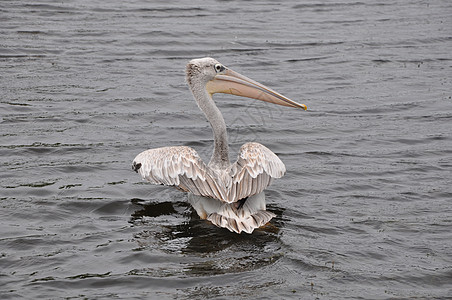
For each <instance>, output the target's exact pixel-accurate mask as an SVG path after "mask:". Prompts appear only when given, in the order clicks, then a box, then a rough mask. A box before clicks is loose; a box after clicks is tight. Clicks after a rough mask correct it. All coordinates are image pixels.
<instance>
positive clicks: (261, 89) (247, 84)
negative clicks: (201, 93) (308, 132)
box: [206, 69, 307, 110]
mask: <svg viewBox="0 0 452 300" xmlns="http://www.w3.org/2000/svg"><path fill="white" fill-rule="evenodd" d="M206 90H207V92H208V93H210V94H215V93H224V94H231V95H236V96H242V97H248V98H253V99H257V100H262V101H266V102H270V103H274V104H278V105H283V106H289V107H298V108H302V109H304V110H306V109H307V107H306V105H304V104H300V103H297V102H295V101H293V100H290V99H289V98H287V97H285V96H283V95H281V94H280V93H278V92H275V91H274V90H272V89H270V88H268V87H266V86H265V85H263V84H260V83H259V82H256V81H254V80H252V79H250V78H248V77H246V76H243V75H242V74H239V73H237V72H234V71H232V70H231V69H226V70H225V71H223V72H222V73H220V74H218V75H216V76H215V78H214V79H212V80H210V81H209V82H208V83H207V85H206Z"/></svg>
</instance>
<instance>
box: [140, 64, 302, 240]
mask: <svg viewBox="0 0 452 300" xmlns="http://www.w3.org/2000/svg"><path fill="white" fill-rule="evenodd" d="M186 81H187V83H188V85H189V87H190V90H191V92H192V94H193V96H194V98H195V100H196V103H197V104H198V107H199V108H200V109H201V111H202V112H203V113H204V115H205V116H206V118H207V120H208V121H209V123H210V125H211V127H212V131H213V137H214V150H213V154H212V158H211V159H210V162H209V163H208V164H205V163H204V162H203V161H202V160H201V158H200V157H199V155H198V154H197V152H196V151H195V150H194V149H192V148H190V147H187V146H172V147H162V148H156V149H150V150H146V151H144V152H141V153H140V154H138V155H137V156H136V157H135V159H134V160H133V164H132V168H133V170H135V171H136V172H137V173H139V174H140V175H141V177H142V178H143V179H144V180H146V181H148V182H150V183H152V184H161V185H167V186H174V187H176V188H178V189H180V190H182V191H184V192H188V201H189V202H190V204H191V205H192V206H193V208H194V209H195V210H196V212H197V214H198V215H199V217H200V218H201V219H207V220H208V221H210V222H212V223H213V224H214V225H216V226H218V227H223V228H227V229H229V230H230V231H232V232H236V233H241V232H242V231H243V232H246V233H252V232H253V230H254V229H256V228H259V227H261V226H263V225H265V224H266V223H267V222H268V221H270V220H271V219H272V218H273V217H274V216H275V214H273V213H272V212H270V211H267V210H266V204H265V194H264V189H265V188H266V187H267V186H269V185H270V184H271V182H272V179H273V178H280V177H282V176H283V175H284V173H285V171H286V168H285V166H284V164H283V162H282V161H281V160H280V159H279V158H278V156H276V154H274V153H273V152H272V151H270V150H269V149H268V148H267V147H265V146H263V145H261V144H259V143H254V142H250V143H246V144H244V145H243V146H242V147H241V148H240V151H239V155H238V158H237V161H236V162H234V163H232V164H231V163H230V161H229V146H228V138H227V131H226V124H225V122H224V119H223V116H222V114H221V112H220V110H219V109H218V107H217V106H216V105H215V103H214V101H213V99H212V95H213V94H215V93H225V94H232V95H237V96H242V97H248V98H254V99H257V100H262V101H267V102H271V103H274V104H278V105H283V106H289V107H296V108H302V109H304V110H306V105H304V104H299V103H297V102H295V101H292V100H290V99H289V98H287V97H285V96H283V95H281V94H279V93H277V92H275V91H273V90H272V89H270V88H268V87H266V86H264V85H263V84H260V83H258V82H256V81H254V80H252V79H249V78H247V77H245V76H243V75H241V74H239V73H237V72H234V71H233V70H231V69H229V68H227V67H225V66H224V65H223V64H221V63H219V62H218V61H217V60H215V59H213V58H210V57H206V58H200V59H193V60H191V61H190V62H189V63H188V64H187V67H186Z"/></svg>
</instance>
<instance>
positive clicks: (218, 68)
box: [214, 64, 226, 73]
mask: <svg viewBox="0 0 452 300" xmlns="http://www.w3.org/2000/svg"><path fill="white" fill-rule="evenodd" d="M214 68H215V71H216V72H217V73H220V72H223V71H224V70H225V69H226V68H225V67H224V66H223V65H222V64H216V65H215V66H214Z"/></svg>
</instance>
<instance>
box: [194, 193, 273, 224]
mask: <svg viewBox="0 0 452 300" xmlns="http://www.w3.org/2000/svg"><path fill="white" fill-rule="evenodd" d="M188 200H189V202H190V203H191V205H192V206H193V207H194V209H195V210H196V212H197V213H198V215H199V216H200V217H201V219H207V220H209V221H210V222H212V223H213V224H215V225H216V226H218V227H222V228H227V229H229V230H230V231H232V232H236V233H241V232H242V231H244V232H246V233H252V232H253V231H254V229H256V228H259V227H261V226H263V225H265V224H267V222H268V221H270V220H271V219H272V218H273V217H275V214H274V213H272V212H269V211H267V210H266V205H265V194H264V192H261V193H258V194H256V195H253V196H250V197H248V198H246V199H243V201H241V202H235V203H225V202H222V201H220V200H217V199H213V198H206V197H202V196H197V195H193V194H189V196H188Z"/></svg>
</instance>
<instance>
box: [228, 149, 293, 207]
mask: <svg viewBox="0 0 452 300" xmlns="http://www.w3.org/2000/svg"><path fill="white" fill-rule="evenodd" d="M285 172H286V167H285V166H284V163H283V162H282V161H281V160H280V159H279V157H278V156H276V154H274V153H273V152H272V151H270V149H268V148H267V147H265V146H264V145H261V144H259V143H246V144H244V145H243V146H242V147H241V148H240V153H239V156H238V159H237V161H236V162H235V163H234V164H233V165H232V166H231V169H230V172H229V174H230V176H231V177H232V181H231V182H230V183H229V186H228V189H227V201H226V202H229V203H231V202H236V201H238V200H240V199H243V198H246V197H249V196H252V195H255V194H257V193H260V192H262V191H263V190H264V189H265V188H266V187H267V186H269V185H270V184H271V182H272V179H273V178H280V177H282V176H283V175H284V173H285Z"/></svg>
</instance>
